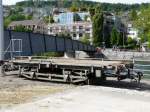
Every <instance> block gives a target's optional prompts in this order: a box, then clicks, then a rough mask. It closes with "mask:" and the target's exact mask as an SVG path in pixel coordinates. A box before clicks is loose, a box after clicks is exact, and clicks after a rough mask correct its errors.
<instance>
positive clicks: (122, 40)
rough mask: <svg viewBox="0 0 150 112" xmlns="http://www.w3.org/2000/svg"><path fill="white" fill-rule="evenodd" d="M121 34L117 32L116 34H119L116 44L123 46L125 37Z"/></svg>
mask: <svg viewBox="0 0 150 112" xmlns="http://www.w3.org/2000/svg"><path fill="white" fill-rule="evenodd" d="M123 35H124V34H123V33H119V34H118V36H119V38H118V45H119V46H123V45H124V44H125V39H124V37H123Z"/></svg>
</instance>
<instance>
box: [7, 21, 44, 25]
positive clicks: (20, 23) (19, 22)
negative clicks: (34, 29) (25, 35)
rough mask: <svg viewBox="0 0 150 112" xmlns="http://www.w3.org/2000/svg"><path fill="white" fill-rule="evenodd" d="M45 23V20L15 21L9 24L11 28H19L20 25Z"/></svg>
mask: <svg viewBox="0 0 150 112" xmlns="http://www.w3.org/2000/svg"><path fill="white" fill-rule="evenodd" d="M43 24H44V21H43V20H40V19H38V20H23V21H13V22H11V23H10V24H9V26H18V25H23V26H27V25H43Z"/></svg>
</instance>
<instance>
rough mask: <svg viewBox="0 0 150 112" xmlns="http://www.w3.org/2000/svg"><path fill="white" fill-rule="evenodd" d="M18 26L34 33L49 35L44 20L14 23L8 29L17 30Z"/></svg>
mask: <svg viewBox="0 0 150 112" xmlns="http://www.w3.org/2000/svg"><path fill="white" fill-rule="evenodd" d="M17 26H23V27H24V28H26V29H29V30H31V31H33V32H34V33H44V34H47V25H46V24H45V22H44V21H43V20H24V21H13V22H11V23H10V24H9V26H8V29H11V30H15V28H16V27H17Z"/></svg>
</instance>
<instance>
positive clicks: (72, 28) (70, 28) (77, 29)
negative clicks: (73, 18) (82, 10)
mask: <svg viewBox="0 0 150 112" xmlns="http://www.w3.org/2000/svg"><path fill="white" fill-rule="evenodd" d="M61 33H69V34H70V36H71V37H72V39H74V40H80V39H81V38H82V37H84V36H85V35H86V36H87V37H90V41H92V22H74V23H71V24H60V23H54V24H49V25H48V34H50V35H56V34H61Z"/></svg>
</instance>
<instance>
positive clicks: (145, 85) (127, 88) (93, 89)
mask: <svg viewBox="0 0 150 112" xmlns="http://www.w3.org/2000/svg"><path fill="white" fill-rule="evenodd" d="M149 104H150V80H143V81H142V83H141V84H140V85H138V86H137V84H136V83H129V81H121V82H117V81H115V80H112V79H109V81H106V82H103V83H102V84H100V85H92V86H75V85H69V84H62V83H60V84H59V83H52V82H45V81H33V80H32V81H31V80H27V79H25V78H18V77H17V76H16V75H8V76H5V77H2V76H0V112H80V111H82V112H91V111H93V112H133V111H134V112H150V107H149Z"/></svg>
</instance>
